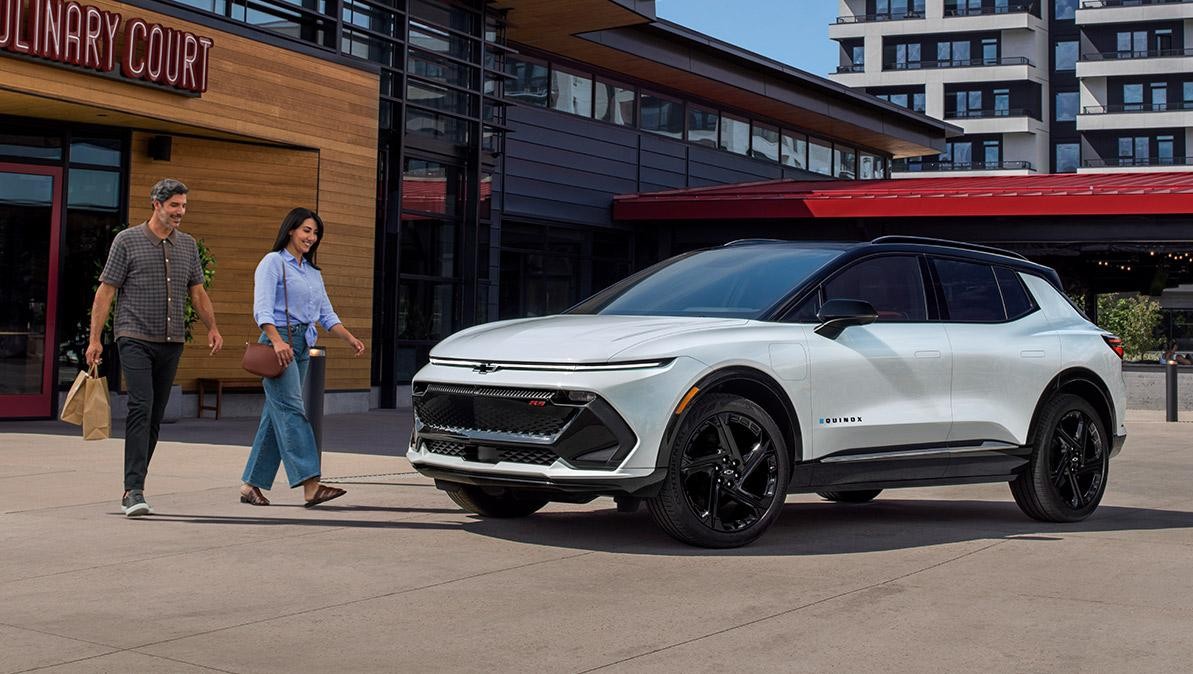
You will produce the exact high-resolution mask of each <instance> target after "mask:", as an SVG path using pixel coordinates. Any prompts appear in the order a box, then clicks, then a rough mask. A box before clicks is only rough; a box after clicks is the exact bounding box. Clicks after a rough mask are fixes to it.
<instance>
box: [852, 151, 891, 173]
mask: <svg viewBox="0 0 1193 674" xmlns="http://www.w3.org/2000/svg"><path fill="white" fill-rule="evenodd" d="M858 177H859V178H861V179H862V180H881V179H883V178H885V177H886V159H885V158H884V157H879V156H876V155H872V154H866V153H865V152H863V153H862V155H861V163H860V164H859V168H858Z"/></svg>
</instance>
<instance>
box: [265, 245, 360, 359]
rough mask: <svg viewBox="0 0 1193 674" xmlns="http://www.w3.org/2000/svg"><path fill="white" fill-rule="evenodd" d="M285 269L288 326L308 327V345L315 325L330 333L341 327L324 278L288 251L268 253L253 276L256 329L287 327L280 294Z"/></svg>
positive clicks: (283, 303) (284, 303)
mask: <svg viewBox="0 0 1193 674" xmlns="http://www.w3.org/2000/svg"><path fill="white" fill-rule="evenodd" d="M283 264H284V265H286V293H287V294H288V296H289V305H290V323H291V324H294V323H304V324H306V325H307V332H306V340H307V345H308V346H310V345H313V344H314V343H315V339H316V337H317V335H316V332H315V325H316V323H318V324H319V325H322V326H323V329H324V330H328V331H330V330H331V329H332V328H334V327H335V326H337V325H339V324H340V323H341V321H340V317H339V316H336V312H335V311H334V310H333V309H332V308H331V300H329V299H328V298H327V288H326V287H325V286H324V285H323V274H321V273H319V270H318V269H315V268H314V267H312V266H311V265H310V264H308V263H306V262H305V261H304V262H303V264H302V265H299V264H298V260H296V259H295V258H294V256H293V255H291V254H290V251H288V250H282V251H281V252H278V253H269V254H267V255H266V256H265V257H263V258H261V262H260V263H258V264H257V271H256V273H255V274H253V283H254V287H253V318H254V319H255V320H256V321H257V325H265V324H266V323H272V324H273V325H275V326H276V327H278V328H281V327H284V326H285V325H286V304H287V299H286V295H283V294H282V265H283Z"/></svg>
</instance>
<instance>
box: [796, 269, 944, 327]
mask: <svg viewBox="0 0 1193 674" xmlns="http://www.w3.org/2000/svg"><path fill="white" fill-rule="evenodd" d="M895 257H907V258H912V259H914V260H915V261H916V263H917V269H918V270H919V276H920V289H921V291H922V294H921V296H922V297H923V300H924V318H923V320H920V319H911V318H909V319H906V320H897V321H896V320H883V319H879V320H877V321H875V322H874V323H873V324H872V325H879V324H883V325H887V324H898V325H907V324H916V325H919V324H927V323H932V322H934V321H936V320H937V318H938V316H939V313H938V312H939V309H938V307H937V302H938V300H937V296H936V292H935V290H934V288H933V286H932V285H931V284H932V281H933V280H932V279H931V277H930V275H929V269H928V263H927V261H926V258H925V255H924V254H923V253H917V252H902V251H892V252H880V253H872V254H869V255H865V256H862V257H859V258H857V259H854V260H850V261H848V262H846V263H845V264H844V265H842V266H841V268H840V269H835V270H833V272H832V273H830V274H829V275H828V276H826V277H825V278H823V279H821V280H820V281H818V282H817V283H816V285H815V286H814V287H812V288H809V289H807V290H806V291H804V292H802V293H800V294H799V296H797V297H796V298H795V299H794V301H792V302H791V305H790V308H789V309H787V310H785V311H784V312H783V314H782V315H781V316H780V317H779V318H778V319H777V321H778V322H780V323H792V324H799V325H809V322H807V321H796V320H794V319H795V316H796V314H798V313H799V311H800V310H801V309H802V308H803V307H804V304H805V303H807V302H815V303H816V310H817V312H818V313H819V311H820V307H823V306H824V303H825V302H826V301H827V300H826V299H825V289H824V288H825V286H826V285H828V284H829V283H832V282H833V281H835V280H836V279H837V278H839V277H840V276H841V275H842V274H845V273H847V272H849V271H850V270H852V269H855V268H857V267H859V266H861V265H863V264H867V263H870V262H874V261H875V260H882V259H888V258H895ZM850 299H862V298H850ZM819 323H820V321H819V319H815V320H814V321H812V324H817V325H818V324H819Z"/></svg>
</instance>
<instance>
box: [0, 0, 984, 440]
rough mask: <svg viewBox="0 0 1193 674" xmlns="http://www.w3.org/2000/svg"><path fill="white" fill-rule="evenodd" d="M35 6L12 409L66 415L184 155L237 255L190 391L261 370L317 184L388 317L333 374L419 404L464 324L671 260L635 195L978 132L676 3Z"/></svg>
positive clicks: (211, 237)
mask: <svg viewBox="0 0 1193 674" xmlns="http://www.w3.org/2000/svg"><path fill="white" fill-rule="evenodd" d="M17 5H20V6H21V9H22V12H23V14H22V15H23V17H24V19H21V20H19V21H17V23H18V24H20V25H23V26H25V32H24V33H22V35H23V36H24V37H22V38H21V42H20V44H21V45H23V46H22V47H20V48H17V49H14V48H13V46H14V45H15V44H16V43H14V42H11V41H10V42H5V41H4V40H3V39H2V38H4V37H5V33H4V32H3V31H4V30H6V29H7V28H8V27H9V26H10V25H17V24H14V23H12V22H11V21H9V20H8V19H7V18H6V23H4V24H0V115H3V117H0V203H3V204H4V205H3V208H4V209H8V211H7V212H6V213H5V214H3V215H0V257H3V258H4V259H0V264H2V265H3V266H0V269H3V270H4V271H2V272H0V273H4V274H6V276H5V278H4V279H3V280H4V281H5V287H7V288H9V290H5V291H0V292H4V293H8V294H7V295H5V296H4V297H3V299H2V302H3V307H0V321H4V322H3V323H0V363H3V365H0V367H4V368H7V370H6V375H5V377H4V381H5V382H14V381H17V380H18V379H19V380H20V381H21V382H24V383H21V384H19V385H14V384H11V383H5V384H3V386H5V387H8V388H6V389H4V390H0V395H2V396H18V397H19V396H25V397H26V398H27V399H28V400H29V401H30V402H28V403H27V406H22V407H20V408H19V410H18V408H17V407H12V406H10V405H9V404H8V402H9V401H10V400H15V398H8V397H5V398H0V405H2V406H3V410H4V411H0V416H10V417H11V416H47V415H48V414H51V413H52V411H49V410H52V407H53V401H52V398H53V397H54V396H53V393H54V392H55V390H60V389H61V386H62V384H63V383H64V382H66V381H68V380H70V379H71V378H73V376H74V372H75V371H76V369H77V367H78V362H79V360H80V358H81V353H82V349H83V348H84V347H85V340H86V330H85V328H86V322H87V313H88V310H89V307H90V301H91V295H92V290H93V287H94V284H95V278H96V276H97V274H98V271H99V266H100V265H101V264H102V259H103V257H104V253H105V252H106V249H107V246H108V243H109V242H110V240H111V237H112V236H113V235H114V232H115V231H116V229H117V228H119V227H122V226H124V225H125V224H135V223H139V222H141V221H142V220H144V219H145V217H146V214H147V213H148V211H149V204H148V200H147V198H146V197H145V196H144V195H145V194H146V193H147V190H148V188H149V186H150V185H151V184H152V183H153V182H154V181H155V180H156V179H157V178H160V177H164V176H169V177H174V178H177V179H180V180H183V181H184V182H187V183H188V184H189V185H190V187H191V189H192V192H191V195H190V212H189V213H188V215H187V218H186V220H185V222H184V228H185V229H186V230H187V231H189V232H191V233H192V234H194V235H195V236H196V238H199V239H203V240H204V242H205V245H206V246H207V248H208V249H209V250H210V251H211V252H212V254H213V255H214V257H215V259H216V276H215V279H214V283H213V285H212V287H211V288H210V290H209V293H210V294H211V296H212V298H213V299H214V301H215V304H216V311H217V314H218V316H219V321H220V324H221V328H222V330H223V332H224V335H225V342H226V344H227V345H228V348H227V349H226V350H225V353H224V354H221V355H219V356H216V357H214V358H211V357H208V356H207V355H206V354H205V353H204V350H203V349H202V348H201V347H200V346H198V345H195V346H191V347H188V350H187V352H186V355H185V356H184V360H183V364H182V370H181V371H180V374H179V377H178V382H177V383H179V384H180V385H181V386H182V388H183V390H184V391H186V392H189V391H191V390H193V388H194V383H195V380H196V379H197V378H198V377H200V376H202V377H211V378H235V377H239V376H240V374H241V373H240V371H239V356H240V349H239V344H241V343H242V342H243V341H244V340H246V339H249V338H251V337H252V336H253V335H254V334H255V328H254V326H253V325H252V323H251V319H250V318H249V305H250V303H251V286H252V282H251V281H252V270H253V268H254V266H255V264H256V262H257V260H259V258H260V256H261V254H262V252H263V251H264V250H265V249H266V248H267V247H268V246H269V244H270V242H271V241H272V239H273V237H274V235H275V233H276V228H277V225H278V222H279V221H280V219H281V216H282V215H283V214H284V213H285V212H286V211H287V210H289V208H290V207H292V206H295V205H304V206H313V207H315V208H317V209H318V210H319V211H320V212H321V214H322V215H323V217H324V219H325V220H326V221H327V225H328V234H327V238H326V241H325V243H324V245H323V246H322V247H321V250H320V262H321V264H323V265H324V268H325V270H326V271H325V275H326V276H327V277H328V279H329V289H330V292H331V297H332V300H333V302H334V303H335V306H336V308H337V310H338V312H339V314H340V316H341V317H343V318H344V319H345V322H346V323H348V324H349V325H350V327H351V328H352V330H353V331H354V332H355V333H356V334H358V335H369V334H371V336H372V339H371V340H369V347H370V354H371V356H372V358H371V362H370V361H369V360H366V359H352V358H348V357H346V356H345V354H344V353H343V352H342V351H341V350H340V347H339V344H338V342H337V341H336V340H327V342H328V346H329V348H330V353H329V357H330V359H331V361H330V362H331V367H329V381H328V390H329V391H330V392H332V393H333V394H335V395H336V396H338V398H339V399H340V400H341V403H340V404H338V405H337V406H336V409H340V410H349V409H367V408H368V407H369V406H381V407H393V406H398V405H402V404H403V403H404V402H405V398H406V395H408V385H409V382H410V378H411V377H412V375H413V373H414V372H415V371H416V370H417V369H418V367H420V366H421V364H422V363H423V362H425V359H426V357H427V353H428V352H429V350H430V348H431V346H432V345H434V344H435V343H436V342H437V341H438V340H439V339H442V338H443V337H445V336H447V335H448V334H451V333H452V332H455V331H457V330H460V329H462V328H465V327H468V326H470V325H474V324H477V323H480V322H485V321H490V320H497V319H504V318H514V317H521V316H533V315H542V314H546V313H551V312H556V311H560V310H562V309H564V308H566V307H568V306H570V305H571V304H574V303H575V302H577V301H579V300H580V299H582V298H583V297H585V296H587V295H589V294H591V293H592V292H595V291H596V290H599V289H600V288H602V287H604V286H606V285H608V284H609V283H612V282H613V281H615V280H617V279H618V278H620V277H622V276H624V275H625V274H627V273H629V272H630V271H632V270H634V269H636V268H639V267H642V266H644V265H646V264H649V263H651V262H653V261H655V260H656V259H658V258H659V256H661V255H664V254H666V252H667V251H668V250H669V249H670V243H669V242H668V241H665V240H661V239H660V238H659V235H658V230H657V228H653V227H646V228H636V227H635V226H634V225H633V224H628V223H625V222H620V221H617V220H614V219H613V217H612V215H611V213H612V203H613V198H614V197H615V196H616V195H620V194H631V193H640V192H650V191H654V190H664V189H673V188H695V187H700V186H712V185H721V184H727V183H740V182H751V181H759V180H770V179H776V178H796V179H801V180H849V181H859V182H860V181H864V180H870V179H880V178H884V177H886V176H887V175H889V170H890V165H891V162H892V161H893V160H895V159H899V158H906V157H914V156H920V155H928V154H930V155H935V154H939V153H940V152H941V151H942V150H943V148H944V144H945V141H946V138H947V137H948V136H950V135H953V134H956V133H959V132H960V130H959V129H958V128H956V127H953V126H951V125H949V124H947V123H945V122H942V121H939V120H934V119H931V118H928V117H926V116H923V115H920V114H916V113H913V112H911V111H908V110H905V109H903V108H900V107H898V106H896V105H894V104H891V103H889V102H884V101H879V100H877V99H875V98H873V97H870V96H867V95H865V94H861V93H858V92H855V91H852V90H850V89H848V88H847V87H844V86H841V85H837V84H834V83H832V82H829V81H827V80H824V79H821V78H818V77H814V76H811V75H808V74H807V73H804V72H802V71H799V70H796V69H794V68H791V67H789V66H786V65H783V64H780V63H777V62H774V61H770V60H767V59H764V58H762V57H760V56H758V55H756V54H752V53H749V52H746V51H743V50H741V49H739V48H737V47H735V46H733V45H729V44H725V43H721V42H718V41H716V40H713V39H711V38H708V37H707V36H704V35H701V34H699V33H695V32H693V31H690V30H688V29H685V28H683V27H680V26H677V25H674V24H670V23H668V22H666V21H661V20H659V19H658V18H657V17H656V16H655V13H654V3H653V1H651V0H569V1H568V2H554V3H545V2H541V0H499V1H496V2H492V1H490V2H482V1H481V0H341V1H340V2H334V3H333V2H327V3H322V2H320V3H314V2H305V1H301V2H299V1H294V2H291V1H289V0H254V1H253V2H245V1H244V0H126V3H125V4H118V3H114V2H106V1H105V2H97V3H95V4H94V8H95V11H94V12H92V11H90V10H87V9H85V8H84V7H83V6H80V9H79V10H73V9H70V7H72V6H74V5H73V3H66V4H63V3H60V2H58V1H57V0H0V7H5V8H9V7H15V6H17ZM6 11H9V12H10V14H6V15H5V16H6V17H8V16H10V15H11V14H12V10H6ZM59 13H60V14H61V17H62V18H58V15H59ZM38 17H40V18H38ZM47 17H48V18H47ZM71 17H75V18H71ZM30 21H33V22H40V23H38V25H37V26H33V25H32V24H30V23H29V22H30ZM50 24H53V27H52V28H47V26H49V25H50ZM155 27H156V28H155ZM92 29H94V30H92ZM72 30H73V31H75V33H77V37H78V39H77V40H75V39H73V38H71V37H70V36H69V35H67V34H66V33H69V32H70V31H72ZM39 31H40V32H39ZM47 31H48V32H47ZM63 31H66V33H64V32H63ZM89 31H90V32H89ZM35 35H41V36H42V37H38V38H36V39H37V40H38V42H37V45H36V47H34V46H33V45H32V43H30V42H29V41H30V40H31V39H33V38H31V37H29V36H35ZM47 35H49V37H48V38H47V37H46V36H47ZM55 36H57V37H55ZM89 36H92V37H89ZM109 37H110V38H111V39H112V41H113V44H114V45H115V48H114V50H112V51H107V50H105V45H106V44H107V43H106V42H105V40H107V39H108V38H109ZM130 40H131V41H133V42H135V43H136V44H135V45H134V46H133V47H131V48H129V47H128V44H129V41H130ZM150 43H152V45H153V47H152V48H151V47H150ZM154 49H156V51H154ZM47 50H48V51H47ZM47 53H48V54H50V56H46V54H47ZM164 148H165V149H164ZM167 156H168V159H167V158H166V157H167ZM155 157H156V158H155ZM31 181H32V182H37V184H38V185H39V186H40V187H38V188H37V189H40V190H41V192H37V193H38V194H41V195H42V196H40V197H39V198H38V199H35V200H32V201H30V200H29V197H28V195H30V194H34V193H35V190H34V189H33V188H32V187H30V185H31V184H32V182H31ZM47 190H48V191H47ZM14 195H16V196H14ZM26 202H29V203H26ZM37 219H40V220H38V221H39V222H41V223H42V224H41V225H39V226H37V227H33V228H30V227H25V226H23V225H21V226H18V225H16V224H11V223H16V222H18V220H19V221H20V222H33V221H34V220H37ZM730 234H733V235H734V236H735V235H736V233H727V235H730ZM731 238H733V236H731ZM18 250H19V251H37V254H36V255H33V256H28V255H24V254H23V253H21V254H17V253H15V252H12V251H18ZM5 256H11V257H13V258H14V259H13V260H11V261H10V260H9V259H8V257H5ZM30 288H32V292H31V291H30ZM31 298H32V299H31ZM197 327H198V329H197V332H199V333H201V332H202V330H201V326H197ZM9 333H11V334H9ZM39 339H40V340H42V341H40V342H39V341H38V340H39ZM46 344H51V345H54V344H56V345H57V346H56V347H46V346H45V345H46ZM39 368H40V369H39ZM8 370H11V371H12V372H13V373H14V375H13V377H9V376H7V372H8ZM9 389H12V390H9ZM343 400H348V402H347V403H343ZM22 405H26V403H22ZM190 409H193V401H192V403H191V407H190Z"/></svg>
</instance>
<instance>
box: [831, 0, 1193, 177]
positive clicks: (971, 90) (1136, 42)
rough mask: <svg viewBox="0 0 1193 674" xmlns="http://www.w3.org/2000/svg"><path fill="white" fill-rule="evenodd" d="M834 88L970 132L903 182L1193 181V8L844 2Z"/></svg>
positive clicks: (1171, 3)
mask: <svg viewBox="0 0 1193 674" xmlns="http://www.w3.org/2000/svg"><path fill="white" fill-rule="evenodd" d="M839 6H840V16H839V17H838V18H837V21H836V23H834V24H833V25H831V26H830V27H829V36H830V37H831V38H832V39H833V40H836V41H837V42H838V44H839V45H840V48H841V61H840V66H839V67H838V69H837V72H836V73H835V74H833V75H831V78H832V79H833V80H835V81H837V82H839V83H841V84H844V85H846V86H849V87H854V88H858V89H863V90H865V91H866V92H868V93H871V94H873V95H875V96H878V97H880V98H883V99H885V100H888V101H890V102H892V103H895V104H897V105H902V106H904V107H907V108H909V109H912V110H914V111H917V112H923V113H925V114H927V115H929V116H932V117H937V118H940V119H944V120H947V121H949V122H951V123H953V124H956V125H957V126H960V127H962V128H963V129H964V130H965V133H964V135H963V136H961V137H958V138H952V139H950V142H949V144H948V146H947V148H946V150H945V152H944V153H943V154H941V155H940V156H939V157H923V158H920V159H912V160H904V161H900V162H896V163H895V165H894V166H893V175H894V176H895V177H900V176H909V175H924V174H928V173H934V172H947V174H948V175H951V176H958V175H1007V174H1020V175H1022V174H1037V173H1071V172H1103V171H1123V170H1128V171H1149V170H1150V171H1171V170H1187V169H1186V168H1185V167H1186V165H1187V164H1189V163H1190V162H1188V161H1187V160H1186V156H1185V155H1186V154H1187V153H1186V147H1187V146H1188V145H1189V140H1190V137H1189V135H1188V134H1189V133H1190V130H1191V129H1193V121H1191V120H1193V115H1191V113H1190V112H1189V111H1190V110H1193V49H1186V48H1185V44H1186V42H1187V41H1191V42H1193V38H1187V36H1193V32H1190V31H1193V2H1189V0H1034V1H1031V0H1026V1H1025V0H840V3H839Z"/></svg>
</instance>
